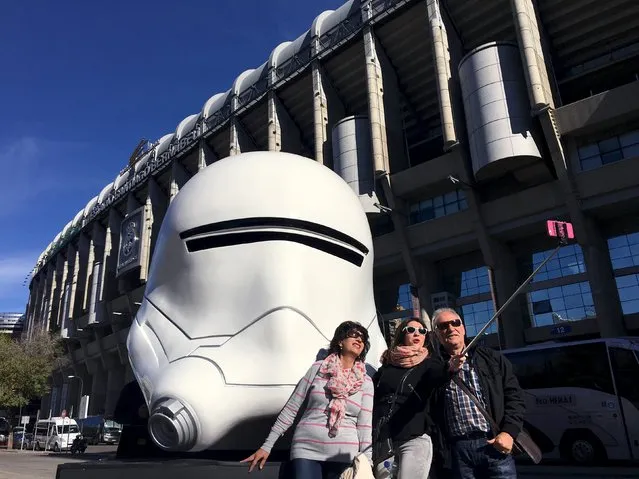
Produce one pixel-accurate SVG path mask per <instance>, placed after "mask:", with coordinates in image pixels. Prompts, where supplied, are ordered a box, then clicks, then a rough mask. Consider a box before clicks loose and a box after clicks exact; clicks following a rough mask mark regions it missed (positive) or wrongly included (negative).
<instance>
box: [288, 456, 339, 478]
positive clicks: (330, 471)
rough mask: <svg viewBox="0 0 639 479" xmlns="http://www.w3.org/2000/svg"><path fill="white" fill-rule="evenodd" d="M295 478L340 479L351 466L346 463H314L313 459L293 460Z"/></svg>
mask: <svg viewBox="0 0 639 479" xmlns="http://www.w3.org/2000/svg"><path fill="white" fill-rule="evenodd" d="M291 462H292V465H293V477H294V478H295V479H339V476H340V475H341V474H342V472H344V470H345V469H346V468H347V467H348V466H350V464H347V463H344V462H328V461H313V460H311V459H293V460H292V461H291Z"/></svg>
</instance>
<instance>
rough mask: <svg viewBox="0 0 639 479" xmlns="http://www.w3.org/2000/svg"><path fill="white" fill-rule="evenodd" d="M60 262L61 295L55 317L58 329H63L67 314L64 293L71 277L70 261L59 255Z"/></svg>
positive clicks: (59, 286)
mask: <svg viewBox="0 0 639 479" xmlns="http://www.w3.org/2000/svg"><path fill="white" fill-rule="evenodd" d="M58 261H59V269H60V281H59V282H58V290H59V295H58V297H57V301H56V302H57V308H58V309H57V313H56V317H55V322H56V324H57V325H58V327H60V328H62V327H63V326H64V315H65V313H66V311H65V302H66V296H65V294H64V293H65V291H66V286H67V280H68V276H69V261H68V259H67V258H65V257H64V256H63V255H62V254H59V255H58Z"/></svg>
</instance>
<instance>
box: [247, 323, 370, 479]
mask: <svg viewBox="0 0 639 479" xmlns="http://www.w3.org/2000/svg"><path fill="white" fill-rule="evenodd" d="M369 348H370V343H369V340H368V331H367V330H366V328H364V327H363V326H362V325H361V324H359V323H356V322H353V321H346V322H344V323H342V324H340V325H339V326H338V327H337V329H336V330H335V334H334V336H333V339H332V340H331V343H330V347H329V351H328V352H329V354H328V357H327V358H326V359H324V360H323V361H317V362H315V363H314V364H313V365H312V366H311V367H310V369H309V370H308V372H307V373H306V375H305V376H304V377H303V378H302V380H301V381H300V382H299V383H298V384H297V387H296V388H295V391H294V392H293V395H292V396H291V397H290V399H289V400H288V402H287V403H286V405H285V406H284V409H282V411H281V412H280V415H279V416H278V418H277V420H276V421H275V424H274V425H273V427H272V428H271V432H270V434H269V435H268V437H267V438H266V441H265V442H264V444H263V445H262V447H261V448H260V449H258V450H257V451H256V452H255V453H254V454H252V455H251V456H249V457H247V458H246V459H244V460H243V461H242V462H248V463H250V466H249V472H251V471H252V470H253V468H254V467H255V466H258V467H259V468H260V469H262V468H263V467H264V463H265V462H266V460H267V458H268V456H269V455H270V452H271V449H272V448H273V445H274V444H275V442H276V441H277V440H278V439H279V438H280V437H281V436H282V435H283V434H284V433H285V432H286V431H287V430H288V428H289V427H291V425H292V424H293V421H294V420H295V418H296V417H297V416H298V415H299V414H300V408H301V406H302V404H303V403H304V401H305V400H306V399H308V401H307V404H306V407H305V409H304V410H303V411H301V418H300V421H299V423H298V424H297V426H296V427H295V432H294V434H293V441H292V446H291V463H292V464H291V465H292V470H293V474H294V477H295V478H299V479H329V478H330V479H337V478H339V476H340V474H341V473H342V472H344V470H346V469H347V468H348V467H349V466H350V465H351V463H352V461H353V459H354V458H355V456H357V455H358V454H359V453H360V452H364V453H365V454H366V456H367V457H368V459H369V461H370V460H371V455H372V452H371V447H370V446H371V431H372V410H373V383H372V381H371V378H370V377H369V376H368V375H367V374H366V365H365V362H364V360H365V358H366V353H367V352H368V349H369Z"/></svg>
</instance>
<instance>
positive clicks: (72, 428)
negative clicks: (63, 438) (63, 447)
mask: <svg viewBox="0 0 639 479" xmlns="http://www.w3.org/2000/svg"><path fill="white" fill-rule="evenodd" d="M58 431H61V432H60V433H59V434H74V433H76V432H80V430H79V429H78V426H76V425H75V424H65V425H64V426H58Z"/></svg>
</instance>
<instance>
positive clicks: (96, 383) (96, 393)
mask: <svg viewBox="0 0 639 479" xmlns="http://www.w3.org/2000/svg"><path fill="white" fill-rule="evenodd" d="M106 388H107V373H106V371H105V370H104V369H103V368H102V364H101V363H99V362H97V361H96V362H95V367H94V368H93V372H92V374H91V398H90V400H89V415H97V414H100V413H101V412H102V411H103V410H104V405H105V402H106Z"/></svg>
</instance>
